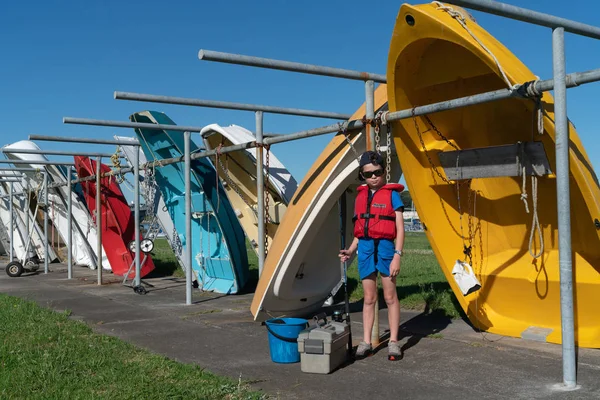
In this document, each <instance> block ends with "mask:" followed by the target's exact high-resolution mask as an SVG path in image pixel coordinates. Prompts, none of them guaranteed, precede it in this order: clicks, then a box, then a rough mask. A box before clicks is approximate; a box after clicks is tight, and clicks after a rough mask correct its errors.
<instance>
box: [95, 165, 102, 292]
mask: <svg viewBox="0 0 600 400" xmlns="http://www.w3.org/2000/svg"><path fill="white" fill-rule="evenodd" d="M101 162H102V157H97V158H96V231H97V232H96V236H97V237H98V242H97V247H96V248H97V250H98V285H102V202H101V197H102V188H101V186H100V173H101V172H102V171H101V169H100V166H101V164H100V163H101Z"/></svg>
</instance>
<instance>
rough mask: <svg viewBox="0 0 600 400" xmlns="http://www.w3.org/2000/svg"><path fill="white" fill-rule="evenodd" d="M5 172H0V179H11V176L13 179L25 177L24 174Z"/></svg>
mask: <svg viewBox="0 0 600 400" xmlns="http://www.w3.org/2000/svg"><path fill="white" fill-rule="evenodd" d="M7 172H10V173H7ZM7 172H2V171H0V177H2V178H5V177H12V176H15V177H17V176H18V177H21V176H25V174H23V173H22V172H18V171H14V172H13V171H7Z"/></svg>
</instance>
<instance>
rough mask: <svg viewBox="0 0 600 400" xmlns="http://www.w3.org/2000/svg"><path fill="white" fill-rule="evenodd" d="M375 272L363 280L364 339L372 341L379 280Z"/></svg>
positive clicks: (366, 341)
mask: <svg viewBox="0 0 600 400" xmlns="http://www.w3.org/2000/svg"><path fill="white" fill-rule="evenodd" d="M376 277H377V276H376V275H375V273H373V274H371V275H369V276H368V277H366V278H365V279H363V280H362V285H363V292H364V302H363V341H364V342H365V343H371V331H372V330H373V323H374V321H375V300H376V299H377V281H376V280H375V279H376Z"/></svg>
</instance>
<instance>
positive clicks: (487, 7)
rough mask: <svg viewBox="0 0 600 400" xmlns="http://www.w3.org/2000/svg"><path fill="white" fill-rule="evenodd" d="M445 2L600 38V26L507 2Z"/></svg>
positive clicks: (490, 0) (472, 0)
mask: <svg viewBox="0 0 600 400" xmlns="http://www.w3.org/2000/svg"><path fill="white" fill-rule="evenodd" d="M444 3H448V4H454V5H457V6H460V7H465V8H470V9H472V10H477V11H483V12H486V13H489V14H494V15H499V16H501V17H506V18H512V19H516V20H518V21H523V22H529V23H531V24H536V25H541V26H547V27H549V28H564V29H565V31H567V32H571V33H575V34H577V35H582V36H587V37H590V38H594V39H600V28H599V27H596V26H593V25H587V24H582V23H581V22H576V21H572V20H570V19H566V18H561V17H556V16H554V15H550V14H545V13H541V12H538V11H533V10H529V9H527V8H522V7H517V6H513V5H510V4H506V3H500V2H498V1H492V0H445V1H444Z"/></svg>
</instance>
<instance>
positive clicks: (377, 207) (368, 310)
mask: <svg viewBox="0 0 600 400" xmlns="http://www.w3.org/2000/svg"><path fill="white" fill-rule="evenodd" d="M384 175H385V161H384V160H383V158H382V157H381V155H380V154H378V153H376V152H374V151H367V152H365V153H363V154H362V156H361V158H360V163H359V179H360V180H361V181H366V185H362V186H360V187H359V188H358V193H357V195H356V202H355V205H354V221H355V222H354V240H353V241H352V244H351V245H350V247H349V248H348V249H347V250H346V249H344V250H340V253H339V257H340V259H341V260H342V261H343V262H344V261H347V260H348V259H349V258H350V256H351V255H352V253H354V252H355V251H356V250H358V272H359V276H360V279H361V281H362V285H363V290H364V304H363V327H364V332H363V341H362V342H361V343H360V344H359V345H358V348H357V349H356V358H364V357H366V356H369V355H370V354H371V353H372V351H373V348H372V346H371V331H372V330H373V322H374V318H375V312H376V310H375V300H376V298H377V271H379V273H380V274H381V281H382V285H383V294H384V298H385V302H386V304H387V307H388V320H389V324H390V341H389V344H388V360H390V361H396V360H399V359H400V358H401V356H402V355H401V351H400V345H399V344H398V328H399V325H400V304H399V303H398V295H397V293H396V277H397V276H398V273H399V272H400V260H401V257H402V247H403V245H404V218H403V214H402V213H403V212H404V205H403V204H402V200H401V199H400V194H399V192H401V191H402V190H404V186H403V185H400V184H394V183H391V184H386V183H385V178H384ZM394 241H395V243H394Z"/></svg>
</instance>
